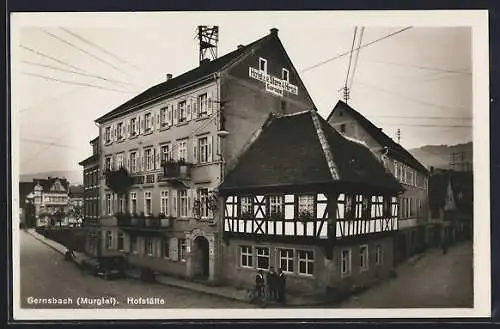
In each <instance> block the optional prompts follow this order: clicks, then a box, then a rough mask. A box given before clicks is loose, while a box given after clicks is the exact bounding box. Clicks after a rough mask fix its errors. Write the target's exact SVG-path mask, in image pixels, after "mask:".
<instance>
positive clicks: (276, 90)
mask: <svg viewBox="0 0 500 329" xmlns="http://www.w3.org/2000/svg"><path fill="white" fill-rule="evenodd" d="M248 76H249V77H250V78H253V79H255V80H259V81H262V82H264V83H265V84H266V91H268V92H270V93H273V94H275V95H277V96H283V93H284V92H285V91H286V92H288V93H290V94H294V95H298V94H299V88H298V87H297V86H295V85H293V84H291V83H289V82H288V81H285V80H281V79H279V78H277V77H275V76H272V75H270V74H267V73H264V72H261V71H259V70H257V69H256V68H253V67H249V68H248Z"/></svg>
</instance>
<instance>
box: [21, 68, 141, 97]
mask: <svg viewBox="0 0 500 329" xmlns="http://www.w3.org/2000/svg"><path fill="white" fill-rule="evenodd" d="M22 74H25V75H29V76H33V77H37V78H41V79H45V80H51V81H57V82H61V83H66V84H70V85H77V86H85V87H91V88H98V89H103V90H110V91H116V92H119V93H124V94H130V93H132V92H130V91H125V90H118V89H112V88H107V87H103V86H98V85H93V84H90V83H83V82H74V81H67V80H60V79H56V78H51V77H47V76H44V75H41V74H35V73H29V72H22Z"/></svg>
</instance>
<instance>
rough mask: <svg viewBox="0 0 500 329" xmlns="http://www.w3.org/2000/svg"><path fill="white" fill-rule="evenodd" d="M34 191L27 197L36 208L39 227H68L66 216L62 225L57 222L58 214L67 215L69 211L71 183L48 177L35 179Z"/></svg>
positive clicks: (62, 179) (33, 183)
mask: <svg viewBox="0 0 500 329" xmlns="http://www.w3.org/2000/svg"><path fill="white" fill-rule="evenodd" d="M32 186H33V189H32V191H31V192H30V193H29V195H28V196H27V197H26V200H28V202H30V203H32V204H33V205H34V206H35V217H36V218H37V226H40V225H42V226H43V225H55V224H60V225H66V222H65V219H64V216H63V217H62V218H61V219H62V221H61V223H56V222H55V216H54V215H56V214H66V213H67V212H68V209H69V182H68V181H67V180H66V179H65V178H58V177H48V178H47V179H33V182H32Z"/></svg>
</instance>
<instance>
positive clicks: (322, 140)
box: [219, 110, 402, 297]
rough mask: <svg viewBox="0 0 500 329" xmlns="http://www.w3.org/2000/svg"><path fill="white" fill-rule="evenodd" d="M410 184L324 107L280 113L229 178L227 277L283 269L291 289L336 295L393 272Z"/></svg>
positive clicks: (238, 279)
mask: <svg viewBox="0 0 500 329" xmlns="http://www.w3.org/2000/svg"><path fill="white" fill-rule="evenodd" d="M401 191H402V186H401V185H400V184H399V182H398V181H397V180H396V179H395V178H394V177H393V176H392V175H391V174H390V173H388V172H387V171H386V170H385V169H384V167H383V165H382V164H381V163H380V161H379V159H378V158H377V157H376V156H375V155H374V154H373V153H372V152H371V151H370V150H369V149H368V148H367V147H366V146H365V145H363V144H361V143H358V142H356V141H352V140H350V139H347V138H345V137H343V136H342V135H341V134H339V133H338V132H337V131H336V130H335V129H333V128H332V127H331V126H330V125H328V123H327V122H326V121H325V120H324V119H322V118H321V117H320V116H319V115H318V114H317V113H316V111H314V110H311V111H305V112H299V113H296V114H288V115H276V114H275V115H271V116H270V118H269V119H268V121H267V122H266V123H265V124H264V126H263V127H262V128H261V131H260V133H259V134H257V135H256V137H255V139H254V142H253V143H252V144H251V145H250V146H249V147H248V149H247V150H246V151H244V152H243V153H242V155H241V156H240V157H239V159H238V162H237V164H236V166H235V167H234V168H233V169H232V170H230V171H229V172H228V174H227V176H226V178H225V179H224V182H223V183H222V184H221V185H220V186H219V195H221V196H222V197H223V198H224V207H223V211H224V215H223V240H224V243H223V245H222V248H223V255H224V258H223V261H222V266H223V268H222V271H221V272H222V275H223V276H224V281H225V282H229V283H231V284H233V285H236V286H246V287H251V286H252V285H253V284H254V279H255V274H256V271H257V270H263V271H268V270H269V269H270V268H271V267H274V268H282V269H283V271H284V272H285V273H286V275H287V277H288V278H287V289H288V290H290V291H292V292H295V293H299V294H311V295H315V296H323V297H327V296H329V297H334V296H338V295H343V294H349V293H350V292H351V291H353V290H356V289H357V288H359V287H365V286H369V285H371V284H373V283H374V282H375V281H377V280H378V279H380V278H384V277H387V276H388V275H389V274H390V270H391V269H392V267H393V254H394V249H393V248H394V245H393V238H394V236H395V234H396V233H397V231H398V228H399V224H398V203H397V195H398V193H400V192H401Z"/></svg>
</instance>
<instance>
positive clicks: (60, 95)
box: [19, 87, 79, 112]
mask: <svg viewBox="0 0 500 329" xmlns="http://www.w3.org/2000/svg"><path fill="white" fill-rule="evenodd" d="M78 89H79V88H78V87H75V88H73V89H71V90H69V91H66V92H64V93H60V94H58V95H56V96H53V97H50V98H48V99H45V100H43V101H42V102H40V103H38V104H35V105H32V106H29V107H25V108H22V109H20V110H19V112H26V111H29V110H32V109H33V108H34V107H37V106H39V105H41V104H43V103H48V102H51V101H53V100H56V99H58V98H61V97H63V96H66V95H68V94H72V93H74V92H76V91H77V90H78Z"/></svg>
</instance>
